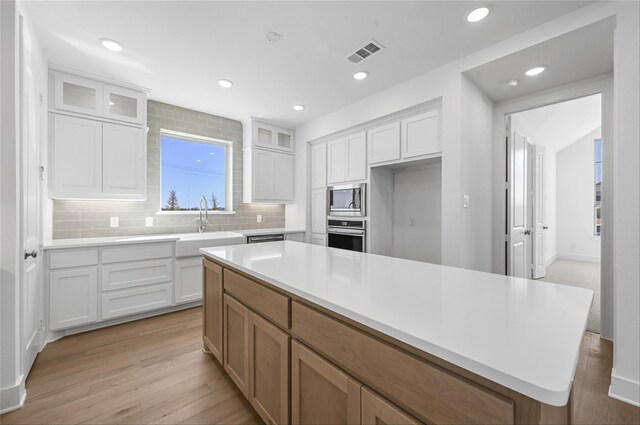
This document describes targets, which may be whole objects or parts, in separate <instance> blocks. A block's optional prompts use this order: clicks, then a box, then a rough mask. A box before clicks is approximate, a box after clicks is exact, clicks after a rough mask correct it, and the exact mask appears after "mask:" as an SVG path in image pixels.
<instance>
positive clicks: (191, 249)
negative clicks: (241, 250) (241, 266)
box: [175, 232, 247, 258]
mask: <svg viewBox="0 0 640 425" xmlns="http://www.w3.org/2000/svg"><path fill="white" fill-rule="evenodd" d="M175 236H176V237H179V238H180V239H178V240H177V241H176V254H175V255H176V258H179V257H193V256H196V255H200V248H206V247H210V246H222V245H239V244H244V243H247V238H246V237H245V236H244V235H243V234H242V233H236V232H204V233H179V234H177V235H175Z"/></svg>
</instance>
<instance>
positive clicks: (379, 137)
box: [367, 122, 400, 164]
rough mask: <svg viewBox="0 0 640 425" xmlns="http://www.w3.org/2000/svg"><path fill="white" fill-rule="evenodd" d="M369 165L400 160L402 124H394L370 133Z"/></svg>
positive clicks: (377, 128)
mask: <svg viewBox="0 0 640 425" xmlns="http://www.w3.org/2000/svg"><path fill="white" fill-rule="evenodd" d="M367 134H368V138H369V164H376V163H378V162H386V161H394V160H396V159H400V123H399V122H393V123H391V124H385V125H383V126H380V127H376V128H372V129H370V130H369V131H368V132H367Z"/></svg>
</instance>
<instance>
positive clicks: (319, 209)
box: [311, 188, 327, 233]
mask: <svg viewBox="0 0 640 425" xmlns="http://www.w3.org/2000/svg"><path fill="white" fill-rule="evenodd" d="M311 231H312V232H313V233H327V189H326V188H324V189H314V190H312V191H311Z"/></svg>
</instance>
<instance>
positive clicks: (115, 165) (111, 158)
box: [102, 123, 147, 197]
mask: <svg viewBox="0 0 640 425" xmlns="http://www.w3.org/2000/svg"><path fill="white" fill-rule="evenodd" d="M146 174H147V153H146V143H145V133H144V130H143V129H141V128H137V127H128V126H124V125H117V124H108V123H104V124H103V125H102V176H103V177H102V190H103V192H104V193H105V194H120V195H132V196H134V197H135V196H136V195H142V196H144V194H145V193H146V191H147V188H146V182H147V179H146Z"/></svg>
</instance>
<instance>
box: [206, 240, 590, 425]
mask: <svg viewBox="0 0 640 425" xmlns="http://www.w3.org/2000/svg"><path fill="white" fill-rule="evenodd" d="M201 252H202V254H203V255H204V256H205V259H204V263H203V266H204V268H203V270H204V271H203V274H204V279H203V282H204V283H203V285H204V289H203V290H204V304H205V314H204V323H203V333H204V335H203V340H204V345H205V347H206V348H207V349H208V350H210V351H211V352H212V353H213V354H214V356H215V357H216V358H217V359H218V361H220V362H221V363H222V365H223V366H224V368H225V370H226V371H227V373H228V374H229V376H230V377H231V378H232V380H233V381H234V382H235V383H236V384H237V385H238V387H239V388H240V390H241V391H242V392H243V394H245V396H246V397H247V398H248V399H249V401H250V402H251V404H252V405H253V406H254V407H255V408H256V410H257V412H258V413H259V414H260V415H261V417H262V418H263V419H264V420H265V422H267V423H289V422H291V423H377V422H380V421H381V422H384V423H419V422H426V423H502V424H511V423H516V424H524V423H571V415H570V411H571V409H570V400H571V398H570V395H571V386H572V382H573V377H574V374H575V368H576V365H577V361H578V356H579V352H580V343H581V341H582V336H583V334H584V330H585V327H586V323H587V317H588V313H589V308H590V306H591V302H592V298H593V293H592V292H591V291H589V290H585V289H581V288H575V287H569V286H563V285H558V284H553V283H547V282H538V281H532V280H527V279H520V278H513V277H507V276H501V275H495V274H490V273H482V272H476V271H471V270H465V269H459V268H453V267H446V266H439V265H434V264H428V263H420V262H415V261H408V260H402V259H397V258H392V257H384V256H378V255H372V254H363V253H358V252H352V251H345V250H339V249H334V248H326V247H321V246H315V245H309V244H304V243H297V242H291V241H285V242H272V243H265V244H257V245H236V246H222V247H213V248H204V249H202V250H201Z"/></svg>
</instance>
